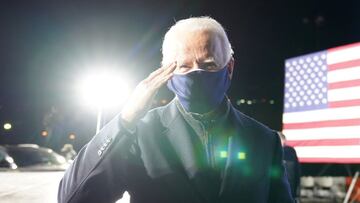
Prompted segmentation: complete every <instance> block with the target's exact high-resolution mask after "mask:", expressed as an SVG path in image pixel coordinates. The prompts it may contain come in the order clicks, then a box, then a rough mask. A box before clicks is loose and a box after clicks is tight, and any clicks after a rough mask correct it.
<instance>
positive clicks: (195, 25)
mask: <svg viewBox="0 0 360 203" xmlns="http://www.w3.org/2000/svg"><path fill="white" fill-rule="evenodd" d="M195 31H208V32H210V33H211V34H214V35H215V36H218V37H220V39H221V40H222V43H221V44H222V45H223V54H224V55H223V57H222V61H218V63H219V65H224V66H225V65H226V64H227V63H228V62H229V61H230V59H231V57H232V55H233V50H232V48H231V44H230V42H229V39H228V37H227V35H226V32H225V30H224V28H223V27H222V26H221V25H220V23H218V22H217V21H216V20H214V19H213V18H211V17H208V16H202V17H191V18H187V19H183V20H180V21H178V22H176V23H175V24H174V25H173V26H172V27H170V29H169V30H168V31H167V33H166V34H165V37H164V40H163V44H162V55H163V58H162V62H161V64H162V65H166V64H169V63H171V62H172V61H174V58H175V55H176V52H177V47H178V44H179V43H182V42H180V41H179V39H178V35H179V34H180V35H181V33H184V32H186V33H188V32H195Z"/></svg>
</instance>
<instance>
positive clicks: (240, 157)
mask: <svg viewBox="0 0 360 203" xmlns="http://www.w3.org/2000/svg"><path fill="white" fill-rule="evenodd" d="M238 159H240V160H245V159H246V153H245V152H239V153H238Z"/></svg>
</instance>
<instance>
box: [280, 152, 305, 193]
mask: <svg viewBox="0 0 360 203" xmlns="http://www.w3.org/2000/svg"><path fill="white" fill-rule="evenodd" d="M283 151H284V161H285V168H286V172H287V176H288V181H289V184H290V189H291V194H292V196H293V197H294V198H298V197H299V196H300V178H301V166H300V163H299V160H298V157H297V155H296V151H295V149H294V148H293V147H291V146H284V147H283Z"/></svg>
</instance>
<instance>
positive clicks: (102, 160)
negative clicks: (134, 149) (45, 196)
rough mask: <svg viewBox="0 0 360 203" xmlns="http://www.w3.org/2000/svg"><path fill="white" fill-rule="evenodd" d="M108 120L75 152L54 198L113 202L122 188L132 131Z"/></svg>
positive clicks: (115, 120)
mask: <svg viewBox="0 0 360 203" xmlns="http://www.w3.org/2000/svg"><path fill="white" fill-rule="evenodd" d="M121 123H122V122H121V119H120V115H117V116H116V117H115V118H114V119H113V120H111V121H110V122H109V123H108V124H107V125H106V126H105V127H104V128H103V129H102V130H101V131H100V132H99V133H98V134H96V135H95V136H94V137H93V138H92V139H91V140H90V142H88V143H87V144H86V145H85V146H84V147H83V148H82V149H81V150H80V152H79V153H78V155H77V157H76V158H75V160H74V161H73V163H72V164H71V165H70V167H69V168H68V169H67V170H66V171H65V174H64V177H63V178H62V180H61V182H60V185H59V190H58V202H59V203H63V202H115V201H116V200H117V199H119V198H121V197H122V194H123V193H124V191H125V190H126V181H125V179H124V177H126V175H125V173H126V171H125V169H124V165H125V163H126V158H127V154H129V151H130V147H131V145H132V144H133V143H134V140H135V138H134V137H135V135H134V133H131V132H129V131H127V130H126V129H125V128H124V127H123V125H121Z"/></svg>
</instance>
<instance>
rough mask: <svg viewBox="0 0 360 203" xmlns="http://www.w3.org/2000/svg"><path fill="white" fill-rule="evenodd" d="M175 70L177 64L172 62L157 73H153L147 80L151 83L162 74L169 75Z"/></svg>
mask: <svg viewBox="0 0 360 203" xmlns="http://www.w3.org/2000/svg"><path fill="white" fill-rule="evenodd" d="M175 68H176V62H172V63H170V64H168V65H165V66H163V67H161V68H158V69H157V70H156V71H154V72H152V73H151V74H150V75H149V77H147V78H146V80H149V81H151V80H153V79H154V78H156V77H157V76H159V75H161V74H168V73H169V72H173V71H174V70H175Z"/></svg>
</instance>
